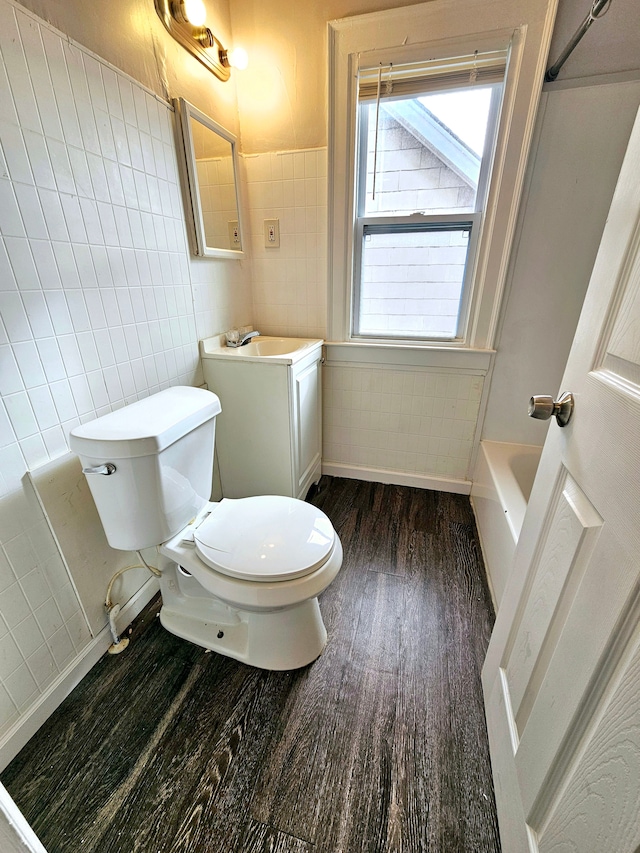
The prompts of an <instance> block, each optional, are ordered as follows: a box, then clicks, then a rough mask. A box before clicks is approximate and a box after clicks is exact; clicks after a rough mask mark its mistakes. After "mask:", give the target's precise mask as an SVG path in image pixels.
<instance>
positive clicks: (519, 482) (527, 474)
mask: <svg viewBox="0 0 640 853" xmlns="http://www.w3.org/2000/svg"><path fill="white" fill-rule="evenodd" d="M541 452H542V448H541V447H535V446H532V445H528V444H507V443H506V442H500V441H482V442H480V452H479V454H478V461H477V462H476V468H475V471H474V477H473V486H472V487H471V503H472V504H473V509H474V512H475V515H476V523H477V525H478V533H479V535H480V543H481V545H482V554H483V557H484V562H485V566H486V569H487V575H488V578H489V584H490V586H491V591H492V594H493V599H494V604H495V607H496V610H497V609H498V607H499V605H500V600H501V599H502V594H503V592H504V588H505V586H506V583H507V578H508V576H509V572H510V570H511V564H512V562H513V555H514V553H515V550H516V545H517V543H518V537H519V535H520V529H521V528H522V522H523V520H524V514H525V512H526V509H527V501H528V500H529V495H530V493H531V486H532V485H533V480H534V478H535V475H536V471H537V470H538V462H539V461H540V454H541Z"/></svg>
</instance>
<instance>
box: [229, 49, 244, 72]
mask: <svg viewBox="0 0 640 853" xmlns="http://www.w3.org/2000/svg"><path fill="white" fill-rule="evenodd" d="M227 56H228V61H229V65H230V66H231V67H232V68H237V69H238V71H244V69H245V68H246V67H247V65H248V64H249V57H248V56H247V51H246V50H245V49H244V48H243V47H234V48H233V50H230V51H229V52H228V54H227Z"/></svg>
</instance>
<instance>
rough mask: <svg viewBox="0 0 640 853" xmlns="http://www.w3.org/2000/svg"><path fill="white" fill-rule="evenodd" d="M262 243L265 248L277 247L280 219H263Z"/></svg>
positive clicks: (278, 243) (278, 244)
mask: <svg viewBox="0 0 640 853" xmlns="http://www.w3.org/2000/svg"><path fill="white" fill-rule="evenodd" d="M264 245H265V247H266V248H267V249H277V248H279V246H280V220H279V219H265V220H264Z"/></svg>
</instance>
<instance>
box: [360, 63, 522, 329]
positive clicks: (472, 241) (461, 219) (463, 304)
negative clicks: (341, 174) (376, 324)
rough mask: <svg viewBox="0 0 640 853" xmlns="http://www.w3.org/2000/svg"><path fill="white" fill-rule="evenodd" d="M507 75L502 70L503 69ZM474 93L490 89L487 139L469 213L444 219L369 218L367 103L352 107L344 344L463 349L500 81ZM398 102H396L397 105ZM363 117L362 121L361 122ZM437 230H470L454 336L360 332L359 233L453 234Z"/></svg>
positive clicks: (446, 215)
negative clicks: (351, 227) (347, 315)
mask: <svg viewBox="0 0 640 853" xmlns="http://www.w3.org/2000/svg"><path fill="white" fill-rule="evenodd" d="M505 73H506V69H505ZM467 88H471V87H465V86H461V85H452V86H450V87H448V89H449V91H464V90H465V89H467ZM478 88H483V89H491V90H492V91H491V102H490V105H489V113H488V117H487V134H486V137H485V146H484V147H485V152H484V153H483V155H482V159H481V163H480V174H479V176H478V187H477V190H476V197H475V203H474V210H473V212H467V213H444V214H422V213H417V212H416V213H412V214H409V215H406V216H402V215H392V216H390V215H369V216H367V215H366V214H365V213H364V210H365V206H366V184H367V162H368V132H369V109H368V108H369V106H370V104H371V102H370V101H361V102H359V103H358V104H357V106H356V113H357V116H356V119H357V130H356V149H357V155H356V157H355V164H356V165H355V178H354V182H355V198H356V201H355V215H354V236H353V242H352V246H353V266H352V281H351V283H350V285H351V286H350V290H351V310H350V330H349V331H350V333H349V338H350V339H351V340H354V341H369V342H376V343H385V344H386V343H390V344H412V343H413V344H428V343H432V344H458V345H460V344H462V343H463V342H464V340H465V332H466V329H467V326H468V322H469V314H470V308H471V297H472V293H473V281H474V276H475V270H476V257H477V251H478V244H479V241H480V235H481V232H482V223H483V218H484V217H483V214H484V209H485V205H486V196H487V189H488V182H489V177H490V174H491V169H492V165H493V159H494V154H495V142H496V137H497V132H498V120H499V113H500V105H501V103H502V96H503V89H504V79H503V80H501V81H500V82H493V83H485V84H484V85H480V86H479V87H478ZM446 90H447V89H444V88H442V87H441V86H440V87H438V89H437V90H433V91H438V92H443V91H446ZM422 94H424V95H427V94H429V91H428V90H425V91H424V92H420V94H414V95H412V96H406V97H420V96H421V95H422ZM394 100H396V99H393V98H384V99H383V100H382V101H381V104H382V103H385V102H390V101H391V102H392V101H394ZM398 100H399V99H398ZM365 116H366V117H365ZM441 224H446V225H452V226H455V225H458V226H467V225H468V226H469V244H468V247H467V256H466V260H465V269H464V274H463V280H462V293H461V296H460V303H459V308H458V320H457V326H456V331H455V334H453V335H428V334H425V335H400V334H395V335H394V334H390V335H382V334H373V333H364V332H362V331H360V312H359V304H360V292H361V284H362V255H363V240H364V232H365V230H366V229H367V228H369V227H371V226H373V227H375V228H376V229H378V227H379V226H380V227H382V226H386V230H385V231H381V230H377V233H387V234H392V233H394V232H395V233H406V232H407V230H408V229H407V227H410V228H411V230H412V231H422V232H428V231H434V230H454V228H451V229H440V228H437V227H434V226H439V225H441Z"/></svg>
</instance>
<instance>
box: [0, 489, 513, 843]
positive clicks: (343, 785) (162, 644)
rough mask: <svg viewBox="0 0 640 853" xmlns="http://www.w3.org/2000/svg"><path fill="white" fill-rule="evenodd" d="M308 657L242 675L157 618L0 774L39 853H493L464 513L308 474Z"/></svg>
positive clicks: (479, 573) (433, 497)
mask: <svg viewBox="0 0 640 853" xmlns="http://www.w3.org/2000/svg"><path fill="white" fill-rule="evenodd" d="M311 499H312V501H313V503H315V504H316V505H317V506H319V507H321V508H322V509H323V510H324V511H325V512H326V513H327V515H329V517H330V518H331V519H332V521H333V523H334V525H335V527H336V529H337V530H338V532H339V534H340V536H341V538H342V542H343V546H344V553H345V558H344V565H343V568H342V571H341V572H340V574H339V575H338V577H337V578H336V580H335V581H334V582H333V584H332V585H331V586H330V587H329V588H328V589H327V590H326V592H325V593H324V595H323V596H322V598H321V609H322V612H323V616H324V619H325V623H326V626H327V630H328V632H329V642H328V645H327V648H326V650H325V651H324V653H323V654H322V656H321V657H320V658H319V659H318V660H317V661H316V662H315V663H313V664H312V665H311V666H308V667H306V668H305V669H303V670H296V671H294V672H284V673H273V672H264V671H261V670H256V669H252V668H250V667H247V666H244V665H242V664H240V663H237V662H236V661H233V660H231V659H229V658H224V657H221V656H220V655H217V654H214V653H205V652H204V650H202V649H200V648H198V647H196V646H193V645H190V644H189V643H187V642H184V641H182V640H179V639H178V638H176V637H173V636H172V635H170V634H168V633H167V632H166V631H164V630H163V629H162V627H161V626H160V624H159V620H157V619H156V618H155V614H156V612H157V610H158V607H159V605H158V603H157V602H156V603H154V604H152V605H150V607H149V608H147V610H146V611H145V613H143V614H142V615H141V616H140V617H139V618H138V620H136V622H135V623H134V626H133V633H132V642H131V645H130V646H129V648H128V649H127V651H126V652H124V653H123V654H121V655H119V656H115V657H112V656H109V655H106V656H105V657H104V658H103V659H102V660H101V661H100V662H99V664H98V665H97V666H96V667H94V669H93V670H92V671H91V672H90V673H89V675H88V676H87V677H86V678H85V679H84V680H83V681H82V683H81V684H80V685H79V686H78V687H77V688H76V690H74V692H73V693H72V694H71V695H70V696H69V697H68V699H67V700H66V701H65V702H64V703H63V704H62V705H61V706H60V708H59V709H58V710H57V711H56V713H55V714H54V715H53V716H52V717H51V718H50V719H49V720H48V721H47V723H46V724H45V725H44V726H43V727H42V729H41V730H40V731H39V732H38V734H37V735H36V736H35V737H34V738H33V739H32V740H31V741H30V742H29V743H28V744H27V746H26V747H25V748H24V749H23V750H22V752H21V753H20V754H19V755H18V756H17V757H16V758H15V759H14V761H13V762H12V763H11V764H10V765H9V767H8V768H7V769H6V770H5V771H4V773H3V774H2V777H1V779H2V782H3V783H4V785H5V786H6V787H7V788H8V790H9V792H10V793H11V795H12V796H13V798H14V799H15V801H16V802H17V804H18V806H19V807H20V808H21V810H22V812H23V813H24V815H25V816H26V817H27V819H28V820H29V822H30V823H31V825H32V826H33V828H34V829H35V831H36V833H37V834H38V836H39V837H40V839H41V840H42V842H43V844H44V845H45V847H46V848H47V851H48V853H78V851H86V853H94V851H95V853H169V851H170V852H171V853H234V851H242V853H252V851H261V852H264V853H266V851H270V853H307V851H313V852H314V853H374V851H393V853H496V852H497V851H499V850H500V842H499V839H498V830H497V823H496V816H495V803H494V796H493V788H492V782H491V770H490V764H489V754H488V747H487V735H486V729H485V721H484V710H483V704H482V694H481V687H480V668H481V664H482V660H483V658H484V654H485V649H486V646H487V642H488V639H489V634H490V631H491V627H492V624H493V612H492V607H491V601H490V597H489V593H488V589H487V585H486V581H485V577H484V570H483V567H482V560H481V557H480V552H479V547H478V542H477V537H476V532H475V525H474V521H473V514H472V511H471V508H470V505H469V500H468V498H465V497H462V496H459V495H450V494H446V493H441V492H429V491H423V490H419V489H410V488H401V487H397V486H383V485H380V484H374V483H364V482H359V481H355V480H343V479H337V478H335V479H334V478H330V477H325V478H323V479H322V481H321V483H320V488H319V489H318V491H317V492H316V493H315V495H313V496H312V498H311Z"/></svg>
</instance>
